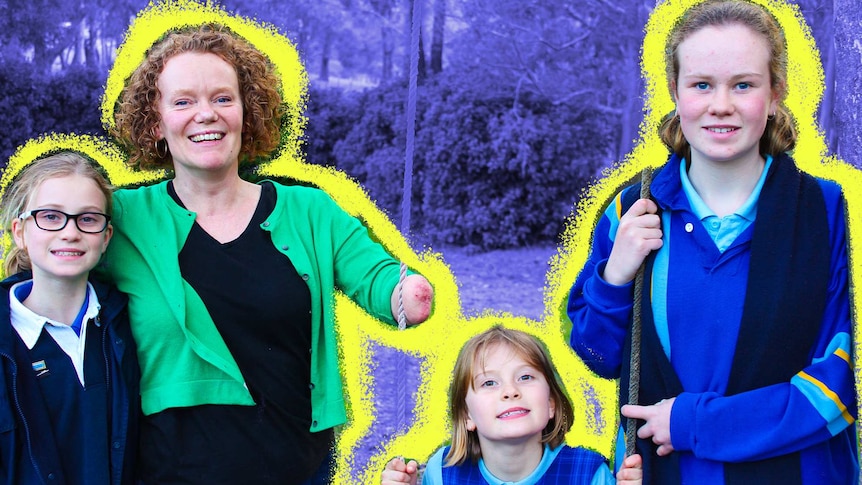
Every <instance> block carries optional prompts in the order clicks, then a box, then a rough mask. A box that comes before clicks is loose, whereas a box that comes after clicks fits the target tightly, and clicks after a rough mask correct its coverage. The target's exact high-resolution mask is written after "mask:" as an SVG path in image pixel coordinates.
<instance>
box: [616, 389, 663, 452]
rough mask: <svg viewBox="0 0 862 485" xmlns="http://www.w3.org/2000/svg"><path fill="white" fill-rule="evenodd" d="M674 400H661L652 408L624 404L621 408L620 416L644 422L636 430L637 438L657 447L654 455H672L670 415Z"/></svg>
mask: <svg viewBox="0 0 862 485" xmlns="http://www.w3.org/2000/svg"><path fill="white" fill-rule="evenodd" d="M674 401H676V398H671V399H662V400H661V401H659V402H657V403H655V404H653V405H652V406H635V405H632V404H626V405H625V406H623V407H622V410H621V412H622V415H623V416H625V417H627V418H635V419H641V420H644V421H646V424H644V425H643V426H641V427H640V428H638V438H640V439H644V440H645V439H649V438H652V442H653V443H655V444H656V445H658V450H657V451H656V454H658V456H666V455H669V454H671V453H673V443H671V441H670V413H671V410H672V409H673V403H674Z"/></svg>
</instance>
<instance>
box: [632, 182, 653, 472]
mask: <svg viewBox="0 0 862 485" xmlns="http://www.w3.org/2000/svg"><path fill="white" fill-rule="evenodd" d="M651 183H652V169H650V168H645V169H643V170H642V171H641V193H640V198H641V199H649V196H650V191H649V188H650V184H651ZM645 270H646V258H644V261H643V263H641V266H640V268H638V272H637V273H636V274H635V286H634V302H633V303H634V306H633V308H632V350H631V356H630V361H629V362H630V365H629V367H630V372H629V404H638V396H639V394H640V381H641V311H642V310H641V307H642V301H643V287H644V272H645ZM636 441H637V420H636V419H633V418H628V419H627V420H626V456H631V455H633V454H634V453H635V451H636V448H635V443H636Z"/></svg>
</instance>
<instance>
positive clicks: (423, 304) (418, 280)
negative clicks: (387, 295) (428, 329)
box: [390, 274, 434, 325]
mask: <svg viewBox="0 0 862 485" xmlns="http://www.w3.org/2000/svg"><path fill="white" fill-rule="evenodd" d="M401 296H402V300H403V301H404V315H405V316H406V317H407V325H416V324H417V323H422V322H424V321H425V320H427V319H428V315H430V314H431V303H432V301H433V300H434V288H432V287H431V283H429V282H428V280H426V279H425V277H424V276H422V275H419V274H411V275H408V276H407V277H406V278H404V285H403V288H402V290H401ZM390 303H391V305H392V317H393V318H395V321H396V322H397V321H398V285H395V288H394V289H393V290H392V299H391V301H390Z"/></svg>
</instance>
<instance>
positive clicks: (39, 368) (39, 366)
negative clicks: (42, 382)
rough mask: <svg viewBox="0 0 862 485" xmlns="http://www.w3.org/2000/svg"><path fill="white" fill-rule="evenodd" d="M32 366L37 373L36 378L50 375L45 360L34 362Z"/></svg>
mask: <svg viewBox="0 0 862 485" xmlns="http://www.w3.org/2000/svg"><path fill="white" fill-rule="evenodd" d="M31 365H32V366H33V370H34V371H35V372H36V377H43V376H46V375H48V365H47V364H46V363H45V361H44V360H39V361H36V362H33V363H32V364H31Z"/></svg>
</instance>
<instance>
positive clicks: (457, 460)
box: [446, 325, 574, 466]
mask: <svg viewBox="0 0 862 485" xmlns="http://www.w3.org/2000/svg"><path fill="white" fill-rule="evenodd" d="M500 345H502V346H505V347H506V348H508V349H510V350H511V351H512V352H513V353H515V354H517V355H518V356H520V357H521V358H522V359H524V361H525V362H526V363H527V364H529V365H530V366H532V367H534V368H536V369H537V370H538V371H540V372H541V373H542V375H543V376H544V378H545V381H547V383H548V387H549V388H550V397H551V400H553V402H554V417H553V418H551V419H550V420H549V421H548V425H547V426H545V429H544V430H542V443H548V444H549V445H550V446H551V447H552V448H556V447H557V446H559V445H561V444H562V443H563V441H565V439H566V433H567V432H568V431H569V429H570V428H571V427H572V420H573V418H574V411H573V410H572V403H571V401H569V398H568V396H566V394H565V392H563V386H562V384H560V381H559V379H558V378H557V372H556V369H555V368H554V365H553V364H552V363H551V359H550V357H548V353H547V352H546V351H545V349H544V347H542V345H541V344H540V343H539V341H538V340H536V339H535V338H533V337H532V336H530V335H528V334H526V333H524V332H521V331H518V330H511V329H507V328H503V327H502V326H499V325H498V326H495V327H492V328H491V329H489V330H486V331H485V332H483V333H480V334H479V335H476V336H475V337H473V338H471V339H470V340H468V341H467V343H466V344H464V347H463V348H462V349H461V353H460V354H458V359H457V360H456V362H455V371H454V376H453V378H452V383H451V384H450V385H449V415H450V416H451V418H452V443H451V446H450V448H449V453H448V454H447V455H446V466H456V465H460V464H461V463H464V462H465V461H466V460H467V459H470V460H472V461H473V462H474V463H475V462H477V461H479V458H481V457H482V449H481V447H480V445H479V436H478V435H477V434H476V432H475V431H469V430H467V416H468V414H467V413H468V411H467V392H468V390H469V389H470V388H471V387H473V377H474V376H475V374H476V369H481V368H483V367H484V365H485V359H486V357H487V355H488V352H490V351H491V350H492V349H494V348H496V347H497V346H500Z"/></svg>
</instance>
